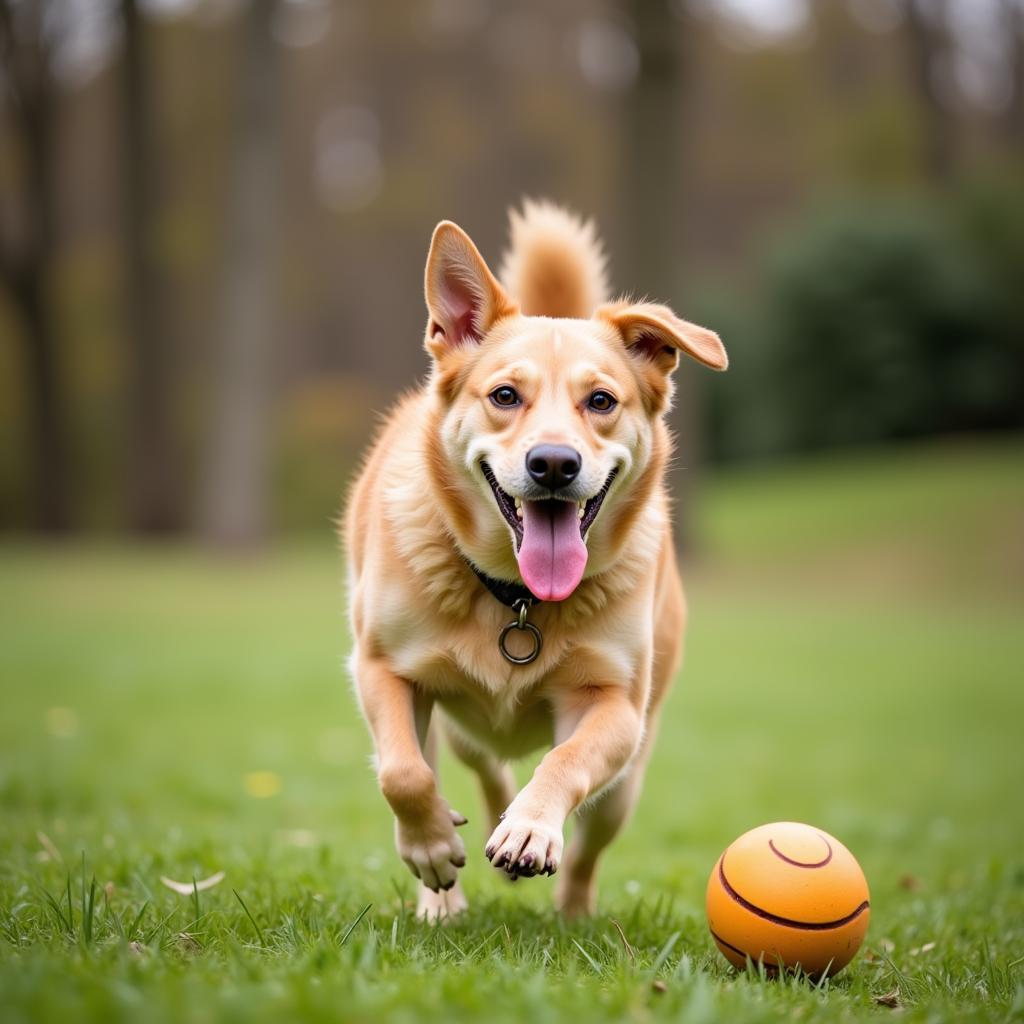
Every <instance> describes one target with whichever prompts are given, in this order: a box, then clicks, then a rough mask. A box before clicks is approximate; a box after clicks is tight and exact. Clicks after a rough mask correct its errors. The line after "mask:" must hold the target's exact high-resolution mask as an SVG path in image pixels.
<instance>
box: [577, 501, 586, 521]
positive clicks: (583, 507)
mask: <svg viewBox="0 0 1024 1024" xmlns="http://www.w3.org/2000/svg"><path fill="white" fill-rule="evenodd" d="M586 508H587V507H586V505H584V504H583V502H582V501H581V502H580V507H579V509H578V510H577V518H579V519H582V518H583V513H584V512H585V511H586Z"/></svg>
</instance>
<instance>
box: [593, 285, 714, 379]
mask: <svg viewBox="0 0 1024 1024" xmlns="http://www.w3.org/2000/svg"><path fill="white" fill-rule="evenodd" d="M595 316H597V317H599V318H601V319H603V320H605V321H607V322H608V323H610V324H611V325H612V326H613V327H614V328H615V330H616V331H618V333H619V334H620V335H621V336H622V340H623V343H624V344H625V346H626V349H627V351H628V352H629V354H630V355H631V356H633V357H634V358H635V359H639V360H642V361H643V363H644V364H645V365H646V367H647V368H649V369H655V370H659V371H661V373H663V374H668V373H671V372H672V370H674V369H675V368H676V366H677V364H678V363H679V353H680V352H685V353H686V354H687V355H688V356H692V357H693V358H694V359H696V360H697V362H698V363H703V364H704V365H705V366H710V367H711V369H712V370H724V369H725V368H726V367H727V366H728V365H729V357H728V356H727V355H726V354H725V346H724V345H723V344H722V341H721V339H720V338H719V337H718V335H717V334H715V332H714V331H709V330H708V329H707V328H706V327H698V326H697V325H696V324H691V323H688V322H687V321H685V320H680V319H679V317H677V316H676V315H675V313H673V312H672V310H671V309H669V308H668V306H659V305H656V304H655V303H653V302H636V303H630V302H615V303H609V304H608V305H605V306H601V307H600V308H599V309H598V310H597V312H596V313H595Z"/></svg>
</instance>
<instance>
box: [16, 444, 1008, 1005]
mask: <svg viewBox="0 0 1024 1024" xmlns="http://www.w3.org/2000/svg"><path fill="white" fill-rule="evenodd" d="M1022 468H1024V445H1022V444H1021V443H1020V442H1012V443H1011V442H1001V443H989V444H985V445H981V444H971V443H964V444H960V445H946V446H943V447H920V448H918V447H912V448H905V449H900V450H896V451H894V452H890V453H886V454H882V455H879V454H875V455H851V456H848V457H844V458H841V459H833V460H830V461H825V462H809V463H802V464H794V465H792V466H786V467H782V468H774V469H771V470H769V469H764V470H756V471H750V470H748V471H743V472H739V471H734V472H730V473H728V474H719V475H717V476H714V477H710V478H709V479H708V481H707V490H706V493H705V495H704V500H703V504H702V507H701V522H702V524H703V535H704V537H705V540H706V545H705V552H704V554H703V556H702V558H701V559H700V560H699V562H698V564H697V565H696V566H695V567H694V568H693V569H691V570H690V571H689V572H688V574H687V580H688V589H689V595H690V601H691V606H692V626H691V634H690V643H689V650H688V655H687V664H686V667H685V670H684V672H683V674H682V676H681V679H680V684H679V685H678V686H677V688H676V689H675V691H674V692H673V695H672V697H671V699H670V702H669V707H668V711H667V715H666V720H665V724H664V727H663V729H662V732H661V738H660V743H659V746H658V748H657V751H656V753H655V756H654V759H653V762H652V765H651V770H650V773H649V778H648V784H647V786H646V789H645V792H644V795H643V800H642V803H641V806H640V808H639V811H638V813H637V815H636V817H635V819H634V821H633V822H632V824H631V826H630V827H629V829H628V831H627V832H626V833H625V834H624V835H623V836H622V837H621V839H620V840H619V841H618V842H617V843H616V845H615V846H613V847H612V849H611V851H610V853H609V854H608V856H607V858H606V861H605V866H604V872H603V887H602V890H601V900H600V904H601V909H600V913H599V915H598V916H597V917H596V918H594V919H593V920H592V921H589V922H584V923H581V924H574V925H571V926H567V925H565V924H563V923H562V922H561V921H560V920H559V919H558V918H557V917H556V916H555V915H554V913H553V912H552V911H551V909H550V897H551V889H552V882H551V881H550V880H548V879H533V880H529V881H521V882H520V883H519V884H518V885H516V886H510V885H508V884H505V883H502V882H501V880H500V879H499V878H498V877H497V876H496V873H495V872H494V871H493V869H491V868H490V867H489V866H488V865H487V864H486V862H485V860H484V857H483V852H482V848H483V843H484V839H485V838H486V837H485V834H484V829H483V823H482V821H481V816H480V813H479V810H478V807H477V801H476V795H475V792H474V791H473V787H472V784H471V781H470V780H469V779H468V778H467V776H466V775H465V773H464V772H463V771H462V770H461V769H457V768H455V767H454V766H453V765H452V764H451V763H450V762H446V763H445V765H444V769H443V772H444V782H445V788H446V791H447V793H448V795H449V797H450V799H451V802H452V804H453V805H454V806H455V807H457V808H459V809H460V810H462V811H464V812H465V813H466V814H467V815H468V816H469V818H470V824H469V825H468V826H467V827H466V832H467V833H468V835H467V847H468V849H469V851H470V859H469V865H468V867H467V868H466V870H465V872H464V873H463V878H464V881H465V887H466V889H467V893H468V896H469V899H470V902H471V905H472V906H471V910H470V912H469V913H468V914H467V915H466V916H465V917H464V918H462V919H460V920H459V921H458V922H457V923H455V924H453V925H451V926H448V927H443V928H436V927H435V928H432V927H429V926H427V925H424V924H421V923H419V922H417V920H416V919H415V917H414V915H413V914H412V912H411V901H412V900H413V898H414V888H413V880H412V878H411V876H409V875H408V874H407V872H406V869H405V868H404V866H403V865H402V864H401V863H400V862H399V860H398V858H397V856H396V855H395V853H394V851H393V849H392V845H391V821H390V816H389V812H388V809H387V807H386V805H385V804H384V802H383V800H382V799H381V797H380V796H379V795H378V793H377V792H376V788H375V785H374V780H373V775H372V772H371V770H370V767H369V763H368V755H369V751H370V748H369V743H368V740H367V737H366V734H365V729H364V727H363V724H362V722H361V720H360V719H359V716H358V714H357V711H356V709H355V706H354V703H353V700H352V698H351V695H350V692H349V683H348V682H347V680H346V679H345V676H344V673H343V670H342V662H343V657H344V654H345V649H346V643H347V640H346V629H345V626H344V618H343V614H342V591H341V586H340V583H339V580H340V571H339V564H338V558H337V555H336V553H335V552H334V549H333V547H332V543H331V540H330V538H329V537H327V536H326V528H325V537H324V538H323V539H322V541H320V542H316V543H309V544H306V545H293V546H290V547H288V548H287V549H282V550H279V551H275V552H274V553H272V554H269V555H267V556H265V557H261V558H259V559H257V560H252V561H244V562H243V561H232V560H226V559H222V558H217V557H213V556H211V555H209V554H207V553H202V552H199V551H196V550H192V549H186V548H176V547H168V548H149V549H142V548H128V547H121V546H114V545H111V546H108V547H104V546H100V545H97V544H91V545H89V546H77V545H75V546H68V547H49V548H41V547H30V546H26V545H24V544H17V545H16V544H13V543H8V544H6V545H3V546H0V613H2V614H0V678H2V680H3V711H2V714H0V1016H2V1018H3V1019H4V1020H10V1021H20V1020H25V1021H28V1020H61V1021H74V1022H77V1021H83V1020H104V1021H119V1020H124V1021H140V1020H145V1021H161V1020H181V1019H188V1020H196V1021H207V1020H209V1021H234V1020H237V1021H245V1022H246V1024H251V1022H258V1021H261V1020H265V1019H299V1018H301V1019H310V1020H318V1019H322V1020H325V1021H326V1020H332V1021H334V1020H365V1021H371V1020H381V1019H389V1020H408V1021H422V1020H428V1019H431V1018H432V1017H436V1018H437V1019H439V1020H470V1019H488V1020H513V1019H515V1020H517V1021H530V1022H531V1024H538V1022H544V1021H551V1020H563V1019H567V1018H570V1017H574V1018H575V1019H577V1020H579V1021H581V1022H582V1021H587V1022H590V1021H601V1020H621V1019H630V1020H637V1021H647V1020H652V1021H655V1020H662V1019H664V1020H673V1021H694V1022H696V1021H714V1020H723V1021H751V1020H766V1021H775V1020H789V1019H800V1020H805V1021H809V1020H850V1019H860V1018H864V1017H880V1018H881V1017H886V1016H888V1015H890V1014H892V1013H893V1010H892V1009H889V1008H886V1007H884V1006H881V1005H878V1004H877V1003H876V1002H875V997H876V996H879V995H882V994H885V993H891V992H893V991H894V990H895V991H896V992H897V993H898V998H899V1000H900V1002H901V1004H902V1005H903V1011H902V1013H901V1014H900V1019H901V1020H907V1021H911V1020H912V1021H933V1020H957V1021H960V1020H1021V1019H1024V795H1022V788H1024V621H1022V612H1024V534H1022V526H1024V472H1022ZM526 767H528V766H526ZM783 818H786V819H796V820H806V821H810V822H813V823H814V824H816V825H818V826H820V827H822V828H824V829H826V830H828V831H830V832H832V833H834V834H835V835H837V836H839V837H840V838H841V839H842V840H843V841H844V842H845V843H846V845H847V846H849V847H850V848H851V849H852V850H853V852H854V853H855V854H856V855H857V856H858V858H859V859H860V861H861V864H862V865H863V867H864V870H865V872H866V874H867V877H868V880H869V882H870V884H871V890H872V892H871V895H872V919H871V927H870V930H869V933H868V938H867V941H866V943H865V950H864V951H862V953H861V955H860V956H859V957H858V959H857V960H855V961H854V963H853V964H852V965H851V967H850V968H848V969H847V970H846V971H845V972H843V973H842V974H841V975H839V976H838V977H837V978H835V979H833V980H832V981H831V982H829V983H827V984H824V985H822V986H820V987H817V988H816V987H814V986H813V985H811V984H809V983H808V982H806V981H801V980H793V979H789V980H782V981H773V980H770V979H767V978H764V977H761V976H758V975H757V974H756V973H754V974H744V973H740V974H738V973H736V972H734V971H732V970H731V969H730V968H729V967H728V966H727V965H726V964H725V962H724V961H723V960H721V958H720V957H719V955H718V954H717V952H716V951H715V950H714V947H713V945H712V944H711V941H710V939H709V936H708V934H707V929H706V924H705V920H704V915H703V891H704V885H705V882H706V879H707V876H708V873H709V871H710V870H711V867H712V865H713V864H714V861H715V858H716V857H717V855H718V853H719V852H720V851H721V849H722V848H723V847H724V846H725V845H726V844H727V843H728V842H730V841H731V840H732V839H733V838H735V836H736V835H738V834H739V833H740V832H743V831H745V830H746V829H748V828H751V827H753V826H754V825H757V824H761V823H763V822H766V821H771V820H776V819H783ZM221 871H223V872H224V873H225V878H224V880H223V881H222V882H220V884H219V885H216V886H214V887H213V888H211V889H209V890H207V891H204V892H200V893H197V894H189V895H179V894H177V893H175V892H173V891H171V890H170V889H168V888H167V887H166V886H164V885H163V884H162V883H161V880H160V879H161V876H167V877H170V878H172V879H177V880H180V881H184V882H187V883H191V882H192V880H193V878H196V879H203V878H206V877H208V876H211V875H213V874H214V873H216V872H221ZM93 880H95V890H94V889H93ZM236 894H237V895H236ZM243 904H244V905H243ZM83 908H84V912H83ZM367 908H368V909H367ZM613 922H617V925H618V927H619V928H621V933H622V935H624V936H625V938H626V939H627V940H628V943H629V946H628V948H627V946H626V945H625V943H624V942H623V939H622V938H621V937H620V932H619V930H618V928H617V927H616V924H615V923H613ZM655 981H658V984H657V985H655V984H654V982H655Z"/></svg>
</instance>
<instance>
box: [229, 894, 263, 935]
mask: <svg viewBox="0 0 1024 1024" xmlns="http://www.w3.org/2000/svg"><path fill="white" fill-rule="evenodd" d="M231 891H232V892H233V893H234V894H235V899H236V900H238V902H239V903H241V905H242V909H243V910H244V911H245V916H246V917H247V918H249V921H250V923H251V924H252V926H253V928H255V929H256V935H257V937H258V938H259V940H260V945H261V946H262V947H263V948H264V949H266V948H267V940H266V939H265V938H264V937H263V929H262V928H260V926H259V925H258V924H257V923H256V918H255V917H253V916H252V914H251V913H249V908H248V907H247V906H246V905H245V900H243V899H242V897H241V896H240V895H239V892H238V890H237V889H232V890H231Z"/></svg>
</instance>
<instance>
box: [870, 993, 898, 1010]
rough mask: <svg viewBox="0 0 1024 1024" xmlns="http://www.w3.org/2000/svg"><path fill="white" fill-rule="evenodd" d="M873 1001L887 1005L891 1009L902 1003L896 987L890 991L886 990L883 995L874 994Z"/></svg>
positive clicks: (880, 1004) (895, 1008)
mask: <svg viewBox="0 0 1024 1024" xmlns="http://www.w3.org/2000/svg"><path fill="white" fill-rule="evenodd" d="M875 1002H876V1003H878V1005H879V1006H888V1007H889V1009H891V1010H897V1009H899V1008H900V1007H901V1006H902V1005H903V1002H902V1000H901V999H900V990H899V989H898V988H894V989H893V990H892V991H891V992H886V993H885V995H881V996H875Z"/></svg>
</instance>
